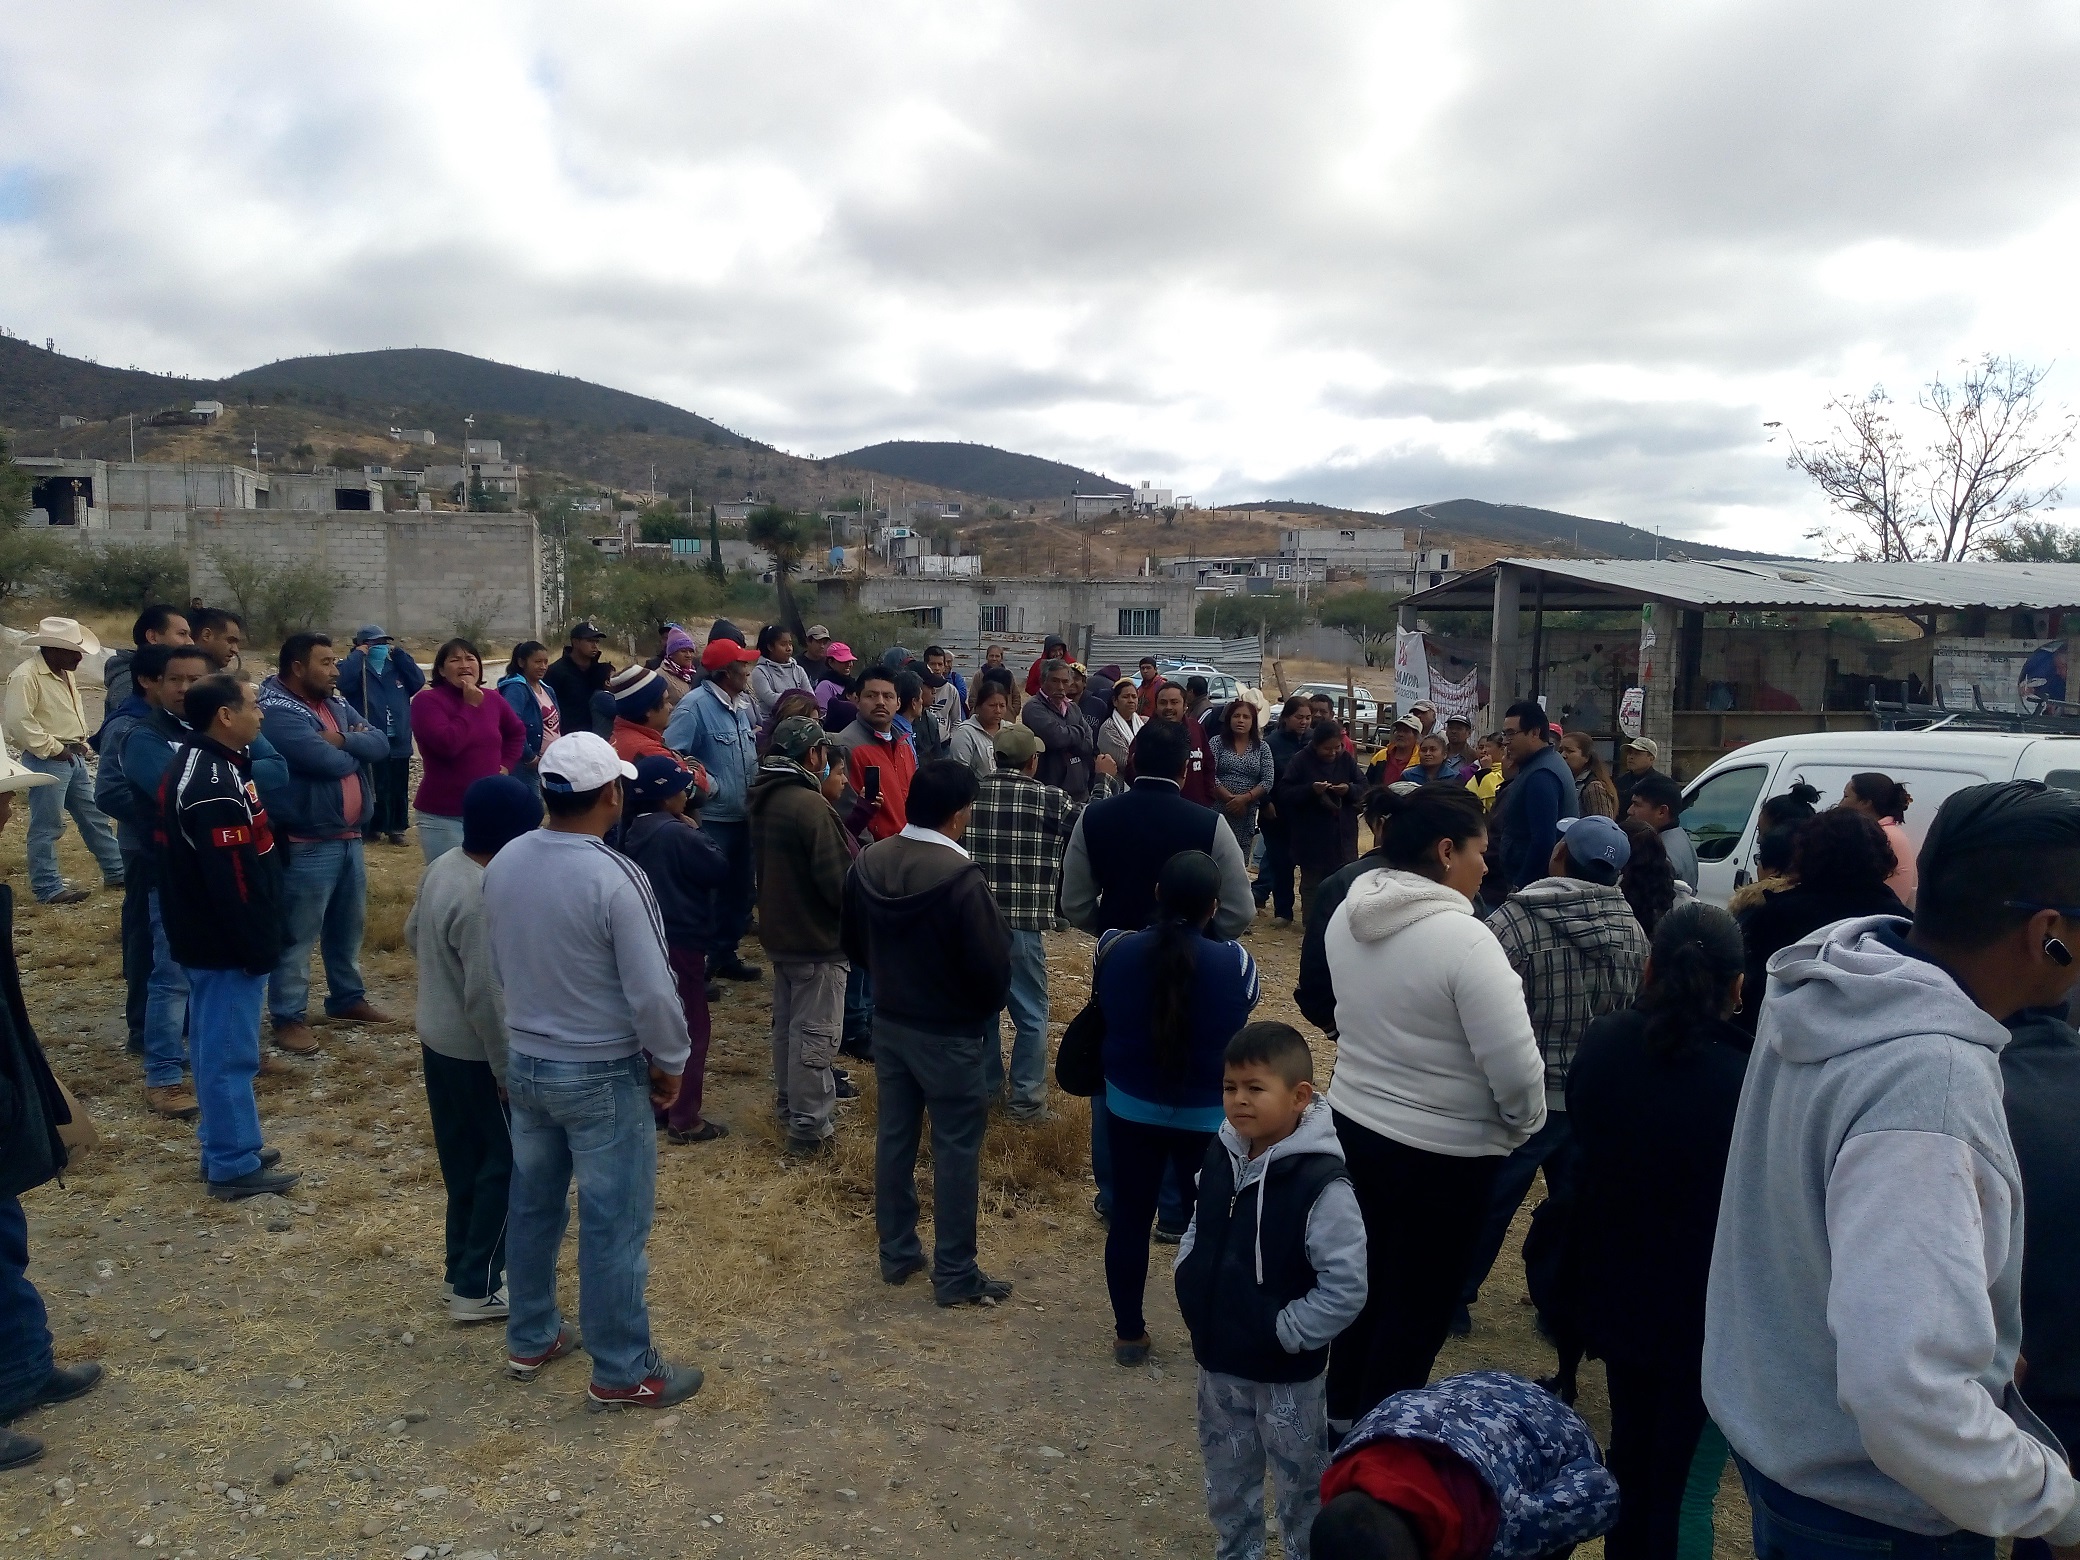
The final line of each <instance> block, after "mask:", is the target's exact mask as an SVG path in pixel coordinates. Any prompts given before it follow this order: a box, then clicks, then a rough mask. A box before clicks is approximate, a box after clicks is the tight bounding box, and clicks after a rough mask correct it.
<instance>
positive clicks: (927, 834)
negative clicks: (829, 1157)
mask: <svg viewBox="0 0 2080 1560" xmlns="http://www.w3.org/2000/svg"><path fill="white" fill-rule="evenodd" d="M975 790H976V784H975V776H974V773H973V772H972V771H971V770H970V769H969V768H968V766H967V765H966V764H964V763H961V762H960V761H958V760H956V759H944V760H941V761H940V762H938V763H933V764H926V765H925V766H924V767H923V768H922V769H920V770H918V771H917V774H916V776H915V777H914V778H913V779H912V780H911V782H910V799H909V819H910V821H909V822H908V823H907V824H906V825H905V826H904V827H903V830H902V832H901V833H899V834H892V835H890V836H889V837H888V838H887V839H885V840H878V841H876V842H875V843H874V844H872V845H870V846H868V847H867V848H866V849H865V850H864V851H862V852H861V853H860V858H859V860H858V861H857V862H856V863H854V865H853V868H852V871H851V872H850V873H849V874H847V876H846V879H845V908H844V912H843V928H842V939H843V942H844V945H845V956H846V957H847V958H849V959H851V960H852V961H853V962H854V963H855V964H859V963H862V962H863V963H864V964H865V965H866V967H867V970H868V972H869V974H870V976H871V978H872V981H873V987H874V1076H875V1078H876V1079H877V1080H878V1081H879V1083H880V1086H881V1088H880V1105H879V1113H880V1127H879V1135H878V1137H877V1139H876V1141H875V1145H874V1223H875V1226H876V1228H877V1230H878V1231H879V1234H880V1237H881V1277H882V1279H883V1281H884V1282H887V1283H890V1284H900V1283H903V1282H904V1281H906V1280H907V1279H908V1278H909V1277H910V1275H911V1274H913V1273H921V1272H923V1271H924V1269H925V1258H924V1249H923V1247H922V1246H921V1245H920V1244H919V1243H918V1239H917V1144H918V1138H919V1135H920V1133H921V1131H922V1129H923V1125H924V1116H925V1113H926V1111H927V1110H929V1111H930V1113H931V1117H932V1184H933V1197H932V1222H933V1225H934V1227H935V1231H936V1235H937V1243H936V1248H935V1250H934V1251H933V1254H932V1264H931V1266H932V1292H933V1298H934V1299H936V1300H937V1301H938V1303H939V1304H940V1305H966V1304H970V1303H988V1304H992V1305H993V1304H995V1303H996V1302H997V1301H999V1300H1001V1299H1003V1298H1004V1297H1005V1296H1007V1295H1009V1294H1010V1293H1011V1285H1010V1284H1009V1283H1007V1282H1005V1281H1003V1280H1002V1279H994V1278H991V1277H990V1276H989V1275H988V1274H987V1273H985V1272H983V1271H982V1269H981V1267H980V1266H979V1265H977V1263H976V1260H975V1210H976V1202H977V1197H978V1192H979V1186H980V1181H981V1168H982V1164H981V1162H982V1135H983V1129H984V1127H985V1126H986V1125H987V1123H988V1120H989V1095H988V1092H987V1090H986V1088H985V1087H984V1078H983V1049H984V1047H985V1046H986V1045H989V1044H993V1043H994V1042H995V1034H996V1023H997V1010H998V1009H999V1008H1001V1007H1003V1006H1004V1002H1005V999H1006V998H1007V996H1008V995H1009V994H1010V991H1011V932H1010V928H1009V927H1008V926H1007V925H1006V924H1005V921H1004V913H1003V912H1002V911H1001V910H999V909H998V908H997V902H996V899H995V898H994V897H993V896H992V895H991V893H990V891H989V880H988V879H987V878H985V877H984V876H983V873H982V869H981V868H980V867H978V866H976V865H975V863H974V862H973V861H971V860H970V859H969V858H968V852H967V850H966V849H965V848H964V847H963V846H962V845H961V843H960V838H961V835H962V834H963V833H965V832H966V831H967V827H968V815H969V813H970V812H971V811H972V810H973V808H974V806H975Z"/></svg>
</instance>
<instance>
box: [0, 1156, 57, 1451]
mask: <svg viewBox="0 0 2080 1560" xmlns="http://www.w3.org/2000/svg"><path fill="white" fill-rule="evenodd" d="M53 1363H54V1362H53V1360H52V1358H51V1329H50V1320H49V1318H48V1317H47V1316H46V1315H45V1313H44V1309H43V1296H42V1295H40V1294H38V1293H37V1292H36V1286H35V1285H34V1284H32V1283H30V1282H29V1220H28V1218H27V1217H26V1216H25V1215H24V1214H23V1212H22V1203H21V1199H20V1198H18V1197H0V1411H4V1410H5V1409H6V1408H7V1406H8V1405H10V1404H14V1403H19V1402H21V1401H22V1400H23V1399H25V1398H27V1397H28V1396H29V1395H30V1394H31V1393H33V1392H35V1391H36V1390H37V1389H38V1388H39V1387H41V1386H42V1385H43V1384H44V1382H46V1381H47V1380H49V1379H50V1374H51V1367H52V1365H53Z"/></svg>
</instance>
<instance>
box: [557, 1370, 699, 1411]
mask: <svg viewBox="0 0 2080 1560" xmlns="http://www.w3.org/2000/svg"><path fill="white" fill-rule="evenodd" d="M702 1379H703V1378H702V1376H701V1373H700V1372H699V1371H698V1370H696V1369H695V1368H694V1367H693V1366H691V1365H674V1364H672V1363H670V1362H669V1361H667V1360H659V1361H658V1362H657V1369H656V1370H654V1371H652V1372H651V1373H650V1374H649V1375H647V1376H645V1377H644V1378H643V1379H642V1380H641V1381H639V1382H637V1383H636V1384H635V1385H634V1386H632V1387H603V1386H601V1385H600V1384H599V1383H598V1382H596V1381H595V1382H591V1383H589V1384H588V1385H587V1386H586V1388H585V1406H586V1407H587V1408H588V1409H590V1410H591V1411H592V1412H593V1413H595V1414H602V1413H605V1412H606V1411H607V1410H608V1409H610V1408H670V1407H671V1406H672V1405H673V1404H674V1403H683V1402H685V1401H686V1400H687V1399H688V1398H690V1397H692V1396H693V1395H694V1393H696V1392H698V1391H700V1389H701V1381H702Z"/></svg>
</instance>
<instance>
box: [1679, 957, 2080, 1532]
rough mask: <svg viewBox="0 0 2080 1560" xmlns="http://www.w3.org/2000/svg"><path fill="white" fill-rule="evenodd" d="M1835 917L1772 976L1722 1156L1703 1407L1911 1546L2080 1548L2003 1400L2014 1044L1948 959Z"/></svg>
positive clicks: (2013, 1320) (1771, 1469)
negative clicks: (1953, 1541)
mask: <svg viewBox="0 0 2080 1560" xmlns="http://www.w3.org/2000/svg"><path fill="white" fill-rule="evenodd" d="M1904 925H1905V923H1904V922H1901V921H1898V920H1896V919H1888V918H1886V917H1883V916H1877V917H1871V918H1867V919H1863V920H1854V921H1840V922H1837V923H1835V924H1834V925H1833V926H1828V927H1823V928H1821V929H1820V930H1819V931H1817V932H1815V933H1813V934H1812V935H1811V936H1810V937H1808V938H1806V939H1805V940H1804V941H1802V942H1798V943H1794V944H1793V945H1792V946H1790V947H1788V948H1785V949H1783V950H1782V951H1781V952H1779V953H1778V954H1777V955H1776V956H1775V957H1774V958H1772V959H1771V960H1770V961H1769V997H1768V1000H1767V1002H1766V1003H1765V1004H1764V1005H1763V1008H1762V1021H1761V1024H1760V1026H1759V1029H1758V1032H1757V1034H1756V1044H1755V1052H1754V1057H1753V1060H1752V1061H1751V1062H1750V1063H1749V1066H1748V1080H1747V1085H1746V1087H1745V1088H1744V1089H1743V1091H1742V1094H1741V1104H1740V1113H1739V1115H1738V1116H1737V1117H1736V1119H1735V1122H1734V1129H1733V1147H1732V1151H1731V1153H1730V1154H1729V1155H1728V1158H1727V1163H1726V1189H1725V1193H1724V1196H1723V1197H1722V1199H1721V1202H1720V1206H1719V1229H1718V1236H1717V1239H1716V1242H1715V1244H1714V1247H1713V1251H1712V1275H1711V1284H1710V1288H1709V1291H1708V1295H1707V1301H1706V1319H1705V1349H1704V1398H1705V1403H1706V1405H1707V1406H1708V1407H1709V1408H1710V1410H1711V1414H1712V1418H1713V1419H1714V1420H1715V1421H1716V1422H1717V1423H1718V1425H1719V1427H1720V1428H1721V1429H1722V1430H1724V1431H1725V1433H1726V1439H1727V1441H1728V1442H1729V1443H1731V1445H1732V1447H1733V1449H1734V1450H1735V1451H1736V1452H1738V1453H1739V1454H1740V1455H1741V1456H1742V1457H1744V1458H1746V1459H1747V1460H1748V1461H1749V1462H1750V1463H1751V1464H1753V1465H1754V1466H1755V1467H1756V1468H1758V1469H1760V1470H1761V1471H1762V1472H1763V1473H1764V1474H1766V1475H1767V1476H1768V1477H1770V1478H1771V1479H1774V1480H1776V1481H1777V1482H1778V1483H1779V1484H1782V1485H1784V1486H1786V1487H1787V1488H1789V1489H1791V1490H1793V1491H1794V1492H1796V1493H1798V1494H1800V1495H1804V1496H1807V1497H1809V1498H1811V1499H1813V1500H1819V1501H1824V1502H1826V1503H1827V1504H1828V1505H1830V1506H1834V1507H1837V1508H1838V1509H1840V1510H1843V1511H1848V1512H1852V1513H1854V1514H1855V1515H1857V1516H1861V1517H1866V1518H1869V1519H1870V1520H1872V1521H1876V1522H1883V1523H1887V1524H1889V1525H1890V1526H1893V1527H1897V1528H1903V1529H1905V1530H1907V1531H1908V1532H1912V1533H1922V1534H1931V1535H1933V1534H1943V1533H1949V1532H1953V1531H1956V1530H1958V1529H1963V1530H1965V1531H1968V1532H1973V1533H1983V1534H1989V1535H1992V1536H1995V1537H2006V1536H2011V1535H2012V1536H2018V1537H2038V1536H2041V1537H2044V1538H2048V1539H2049V1540H2050V1541H2051V1542H2052V1543H2054V1544H2072V1543H2074V1542H2076V1541H2080V1511H2076V1509H2075V1486H2074V1482H2073V1476H2072V1475H2071V1474H2070V1473H2068V1472H2067V1471H2066V1465H2065V1459H2064V1458H2063V1457H2062V1456H2061V1455H2059V1452H2058V1450H2057V1447H2056V1442H2055V1441H2054V1440H2053V1439H2052V1437H2051V1435H2050V1433H2049V1432H2048V1431H2046V1430H2044V1429H2043V1427H2042V1426H2041V1424H2040V1423H2039V1422H2038V1421H2037V1420H2036V1418H2035V1416H2034V1415H2033V1414H2031V1413H2030V1411H2029V1409H2028V1408H2027V1407H2026V1406H2025V1405H2024V1404H2023V1403H2022V1401H2021V1398H2020V1396H2019V1395H2018V1394H2017V1393H2016V1391H2015V1388H2014V1386H2013V1382H2014V1378H2015V1359H2016V1355H2017V1353H2018V1352H2019V1349H2020V1345H2021V1340H2022V1312H2021V1291H2022V1182H2021V1177H2020V1175H2019V1173H2018V1171H2017V1169H2016V1163H2015V1152H2014V1149H2013V1147H2012V1146H2011V1144H2010V1142H2009V1139H2008V1123H2007V1118H2006V1116H2005V1115H2004V1114H2003V1111H2002V1105H2001V1072H2000V1052H2001V1048H2002V1047H2003V1046H2005V1045H2006V1044H2007V1043H2008V1031H2007V1029H2006V1028H2005V1027H2003V1026H2002V1025H2001V1024H1999V1023H1997V1022H1996V1021H1995V1020H1994V1019H1993V1018H1992V1017H1990V1016H1989V1015H1988V1014H1987V1013H1985V1012H1984V1011H1983V1010H1982V1009H1980V1008H1979V1007H1978V1006H1977V1005H1976V1004H1975V1003H1974V1002H1973V1001H1972V999H1971V998H1970V997H1969V996H1967V995H1966V994H1965V993H1964V991H1963V990H1962V989H1961V988H1960V987H1959V986H1958V985H1957V983H1956V982H1955V981H1954V980H1952V979H1951V977H1950V976H1949V974H1947V973H1946V972H1945V971H1944V970H1943V969H1942V968H1941V967H1940V966H1938V965H1936V964H1934V963H1932V962H1930V961H1928V960H1925V959H1920V958H1916V957H1914V956H1912V955H1910V954H1907V953H1903V952H1901V951H1899V950H1898V949H1897V948H1895V947H1893V946H1891V945H1890V944H1889V943H1888V942H1886V941H1885V940H1883V939H1882V938H1881V937H1880V936H1879V935H1878V934H1879V933H1880V932H1882V931H1885V930H1887V929H1893V930H1899V929H1903V928H1904Z"/></svg>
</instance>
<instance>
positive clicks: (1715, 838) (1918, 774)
mask: <svg viewBox="0 0 2080 1560" xmlns="http://www.w3.org/2000/svg"><path fill="white" fill-rule="evenodd" d="M1866 770H1875V771H1877V772H1878V773H1880V774H1886V775H1890V776H1891V777H1892V778H1893V779H1895V780H1897V781H1898V782H1899V783H1900V784H1901V785H1904V786H1905V787H1906V788H1907V791H1908V794H1909V795H1911V796H1912V797H1913V799H1914V800H1913V804H1912V805H1911V806H1909V807H1908V809H1907V816H1906V820H1905V823H1906V830H1907V834H1908V835H1909V837H1910V838H1912V840H1913V842H1914V845H1915V847H1916V848H1917V849H1918V848H1919V847H1920V844H1921V839H1922V836H1923V835H1925V834H1926V833H1927V832H1928V826H1929V824H1930V823H1931V822H1933V821H1934V819H1935V815H1936V809H1937V808H1938V807H1940V806H1942V805H1943V801H1944V798H1946V797H1948V796H1949V795H1950V793H1951V792H1953V791H1962V790H1964V789H1965V788H1966V787H1967V786H1974V785H1984V784H1986V783H1988V782H1989V781H1994V780H2042V781H2043V782H2044V783H2045V784H2046V785H2052V786H2057V787H2059V788H2061V789H2063V790H2068V791H2080V737H2042V736H2033V735H2029V734H2027V733H2010V732H2002V731H1957V732H1950V731H1825V732H1814V733H1811V734H1808V735H1805V736H1797V737H1771V738H1769V739H1767V740H1766V741H1762V742H1751V743H1750V744H1748V746H1746V747H1743V748H1736V749H1734V750H1733V751H1732V752H1731V753H1728V754H1727V755H1726V756H1725V757H1724V758H1722V759H1720V760H1719V761H1718V762H1717V763H1715V764H1713V765H1712V767H1711V768H1709V769H1707V770H1706V771H1705V772H1704V773H1703V774H1701V775H1699V776H1698V777H1697V778H1696V779H1695V780H1693V781H1691V782H1690V784H1689V785H1687V786H1685V787H1684V788H1683V794H1684V796H1685V797H1687V798H1688V800H1689V805H1688V807H1687V808H1686V809H1685V810H1684V813H1683V827H1684V828H1685V829H1686V830H1688V831H1689V834H1690V838H1691V841H1692V843H1694V844H1695V845H1696V846H1697V892H1698V897H1699V898H1701V899H1704V900H1705V901H1707V902H1708V903H1711V904H1715V905H1723V904H1725V903H1726V901H1727V900H1728V899H1729V898H1731V897H1732V895H1733V891H1734V890H1735V889H1736V888H1739V887H1740V886H1741V885H1742V884H1744V883H1746V882H1747V881H1748V880H1749V879H1750V878H1751V877H1753V876H1754V873H1755V844H1756V819H1757V817H1758V816H1759V814H1760V813H1761V810H1762V804H1763V802H1765V801H1766V800H1768V799H1769V798H1770V797H1772V796H1782V795H1783V794H1784V793H1785V792H1787V791H1789V790H1790V789H1791V787H1792V786H1793V785H1795V784H1797V783H1798V782H1799V781H1801V780H1803V781H1804V782H1805V783H1806V784H1808V785H1810V786H1812V787H1813V788H1814V789H1816V790H1817V791H1819V793H1820V802H1819V805H1820V806H1822V807H1832V806H1833V805H1834V804H1835V803H1836V802H1838V801H1840V800H1841V796H1842V787H1843V786H1845V785H1847V784H1848V782H1849V777H1850V776H1851V775H1854V774H1861V773H1863V772H1864V771H1866Z"/></svg>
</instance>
